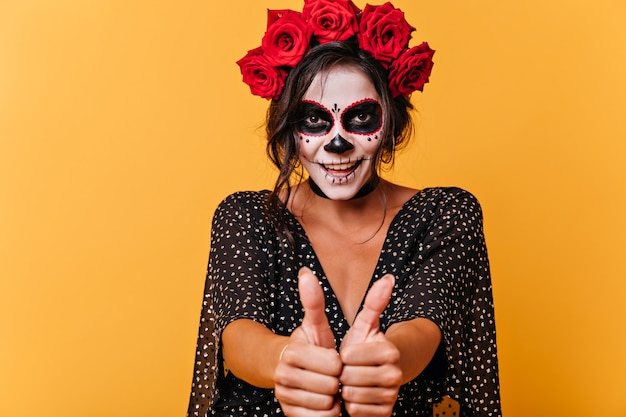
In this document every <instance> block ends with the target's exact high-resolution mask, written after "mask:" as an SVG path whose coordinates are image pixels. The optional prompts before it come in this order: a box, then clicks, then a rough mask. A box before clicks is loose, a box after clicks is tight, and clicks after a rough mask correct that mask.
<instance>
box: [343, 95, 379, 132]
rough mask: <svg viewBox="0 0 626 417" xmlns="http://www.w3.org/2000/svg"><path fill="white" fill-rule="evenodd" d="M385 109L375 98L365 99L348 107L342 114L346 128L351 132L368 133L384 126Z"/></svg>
mask: <svg viewBox="0 0 626 417" xmlns="http://www.w3.org/2000/svg"><path fill="white" fill-rule="evenodd" d="M382 115H383V110H382V107H381V106H380V104H379V103H378V102H377V101H375V100H365V101H362V102H360V103H357V104H355V105H353V106H351V107H348V108H347V109H346V110H345V111H344V113H343V114H342V116H341V123H342V124H343V127H344V129H346V130H347V131H348V132H350V133H359V134H363V135H368V134H370V133H374V132H376V131H377V130H378V129H380V127H381V126H382Z"/></svg>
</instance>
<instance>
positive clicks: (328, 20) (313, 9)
mask: <svg viewBox="0 0 626 417" xmlns="http://www.w3.org/2000/svg"><path fill="white" fill-rule="evenodd" d="M360 12H361V10H359V8H358V7H356V6H355V5H354V3H352V1H351V0H304V9H303V10H302V18H303V19H304V21H305V22H306V23H307V24H308V25H309V28H311V30H312V31H313V36H314V37H315V39H316V40H317V41H318V42H319V43H327V42H332V41H345V40H346V39H349V38H350V37H352V36H354V34H355V33H356V32H357V31H358V30H359V23H358V21H357V15H358V14H359V13H360Z"/></svg>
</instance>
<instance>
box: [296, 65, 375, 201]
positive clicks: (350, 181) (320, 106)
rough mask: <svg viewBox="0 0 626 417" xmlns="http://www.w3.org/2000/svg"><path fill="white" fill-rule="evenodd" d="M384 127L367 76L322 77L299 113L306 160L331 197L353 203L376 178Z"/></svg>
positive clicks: (345, 70) (340, 72)
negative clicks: (374, 166) (377, 156)
mask: <svg viewBox="0 0 626 417" xmlns="http://www.w3.org/2000/svg"><path fill="white" fill-rule="evenodd" d="M382 129H383V109H382V106H381V104H380V97H379V95H378V93H377V92H376V89H375V88H374V85H373V84H372V82H371V81H370V79H369V78H368V77H367V76H366V75H365V74H364V73H362V72H361V71H359V70H357V69H354V68H349V67H338V68H334V69H332V70H330V71H328V72H326V73H322V74H318V75H317V76H316V77H315V79H314V80H313V83H312V84H311V87H310V88H309V90H308V91H307V92H306V94H305V95H304V98H303V100H302V102H301V103H300V105H299V108H298V111H297V131H298V133H297V134H298V140H299V158H300V161H301V162H302V165H303V166H304V168H305V169H306V170H307V172H308V173H309V177H310V179H311V180H313V182H315V184H316V185H317V187H318V189H319V190H321V191H322V193H323V194H324V195H325V196H327V197H328V198H330V199H335V200H349V199H351V198H354V197H355V196H356V195H357V193H359V190H361V188H362V187H363V186H365V185H366V184H368V182H369V181H370V180H372V169H371V168H372V164H373V158H374V157H375V155H376V151H377V150H378V147H379V145H380V134H381V132H382Z"/></svg>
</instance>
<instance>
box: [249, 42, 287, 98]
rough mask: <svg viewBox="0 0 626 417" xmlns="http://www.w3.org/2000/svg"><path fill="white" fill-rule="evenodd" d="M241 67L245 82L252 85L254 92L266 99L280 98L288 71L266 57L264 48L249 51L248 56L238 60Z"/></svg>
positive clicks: (251, 89) (251, 88)
mask: <svg viewBox="0 0 626 417" xmlns="http://www.w3.org/2000/svg"><path fill="white" fill-rule="evenodd" d="M237 65H239V68H240V69H241V74H242V75H243V82H244V83H246V84H248V85H249V86H250V91H251V92H252V94H254V95H257V96H261V97H263V98H266V99H268V100H269V99H275V100H276V99H278V97H279V96H280V93H281V92H282V91H283V88H284V87H285V78H287V71H285V70H284V69H282V68H276V67H274V66H272V64H270V62H269V61H268V60H267V59H266V58H265V54H264V52H263V49H262V48H260V47H259V48H256V49H253V50H251V51H248V53H247V54H246V56H244V57H243V58H241V59H240V60H239V61H237Z"/></svg>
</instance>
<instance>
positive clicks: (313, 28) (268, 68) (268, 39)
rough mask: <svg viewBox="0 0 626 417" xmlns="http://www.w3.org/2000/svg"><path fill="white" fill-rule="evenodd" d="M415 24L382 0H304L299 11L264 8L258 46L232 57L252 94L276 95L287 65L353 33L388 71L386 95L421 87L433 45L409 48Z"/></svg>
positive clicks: (430, 64)
mask: <svg viewBox="0 0 626 417" xmlns="http://www.w3.org/2000/svg"><path fill="white" fill-rule="evenodd" d="M414 30H415V28H414V27H412V26H411V25H410V24H409V23H408V22H407V21H406V19H405V18H404V12H402V11H401V10H400V9H396V8H395V7H394V6H393V5H392V4H391V3H389V2H387V3H385V4H383V5H381V6H372V5H369V4H367V5H366V6H365V9H363V10H360V9H359V8H358V7H357V6H355V5H354V3H352V0H304V8H303V10H302V12H296V11H293V10H268V11H267V30H266V32H265V35H264V36H263V40H262V42H261V46H260V47H258V48H255V49H252V50H250V51H248V53H247V54H246V56H244V57H243V58H242V59H240V60H239V61H237V64H238V65H239V67H240V69H241V73H242V75H243V82H244V83H246V84H248V85H249V86H250V91H251V92H252V94H254V95H257V96H261V97H263V98H266V99H268V100H269V99H274V100H277V99H278V98H279V97H280V94H281V93H282V91H283V88H284V87H285V80H286V79H287V75H288V73H289V70H290V69H291V68H293V67H295V66H296V65H298V63H299V62H300V61H301V60H302V58H303V57H304V56H305V55H306V53H307V52H308V50H309V49H310V47H311V43H312V42H313V41H315V42H316V43H318V44H323V43H328V42H333V41H345V40H348V39H350V38H352V37H356V40H357V42H358V45H359V48H361V49H362V50H364V51H366V52H368V53H370V54H371V55H372V56H373V57H374V58H375V59H376V60H377V61H378V62H380V64H381V65H382V66H383V67H384V68H385V69H387V70H388V71H389V76H388V78H389V89H390V91H391V95H392V96H393V97H394V98H395V97H398V96H401V95H403V96H408V95H410V94H411V93H412V92H414V91H416V90H419V91H422V90H423V88H424V84H426V83H427V82H428V78H429V77H430V72H431V70H432V67H433V60H432V57H433V54H434V53H435V51H434V50H432V49H430V47H429V46H428V43H426V42H423V43H422V44H420V45H418V46H414V47H413V48H410V49H409V46H408V45H409V40H410V39H411V32H413V31H414Z"/></svg>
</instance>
